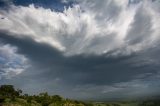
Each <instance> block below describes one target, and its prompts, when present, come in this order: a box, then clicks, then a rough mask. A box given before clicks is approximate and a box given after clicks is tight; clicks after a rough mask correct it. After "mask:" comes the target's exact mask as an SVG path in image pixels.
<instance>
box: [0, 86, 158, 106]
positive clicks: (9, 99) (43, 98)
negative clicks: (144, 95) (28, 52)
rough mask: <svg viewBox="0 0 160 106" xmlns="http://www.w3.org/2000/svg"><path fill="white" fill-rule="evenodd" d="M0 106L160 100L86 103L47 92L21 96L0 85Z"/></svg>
mask: <svg viewBox="0 0 160 106" xmlns="http://www.w3.org/2000/svg"><path fill="white" fill-rule="evenodd" d="M0 106H160V100H159V99H154V100H146V101H132V102H131V101H130V102H129V101H127V102H105V103H96V102H92V103H86V102H82V101H77V100H70V99H64V98H62V97H61V96H59V95H49V94H48V93H47V92H44V93H40V94H39V95H28V94H22V90H20V89H17V90H16V89H15V88H14V86H13V85H1V86H0Z"/></svg>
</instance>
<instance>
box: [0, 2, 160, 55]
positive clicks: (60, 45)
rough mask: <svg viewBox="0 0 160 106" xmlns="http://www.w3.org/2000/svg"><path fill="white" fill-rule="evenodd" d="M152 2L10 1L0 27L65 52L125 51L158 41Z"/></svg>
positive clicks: (158, 25)
mask: <svg viewBox="0 0 160 106" xmlns="http://www.w3.org/2000/svg"><path fill="white" fill-rule="evenodd" d="M130 5H132V4H130ZM153 5H155V3H154V2H153V3H152V2H149V1H143V3H141V2H138V3H137V4H136V5H134V6H129V5H128V1H127V0H125V1H121V2H119V1H117V0H113V1H110V0H108V1H105V0H104V1H102V2H96V1H95V2H90V1H87V0H86V1H85V2H80V3H79V4H76V5H74V6H73V7H69V8H67V9H65V10H64V11H63V12H56V11H51V10H50V9H45V8H42V7H38V8H37V7H35V6H34V5H30V6H29V7H23V6H17V7H16V6H14V5H12V6H11V9H10V10H9V11H8V12H6V11H2V10H1V12H0V13H1V15H0V17H5V18H4V19H1V20H0V26H1V27H0V29H1V30H5V31H7V32H8V33H10V34H13V35H14V36H15V37H21V38H23V37H24V36H27V37H30V38H32V39H33V40H35V42H39V43H46V44H49V45H51V46H53V47H54V48H56V49H58V50H60V51H62V52H64V54H65V55H76V54H98V55H100V54H105V53H110V52H111V51H115V52H112V55H118V54H122V55H128V54H131V53H133V52H139V51H141V50H144V49H146V48H150V47H152V46H155V44H156V43H157V42H158V41H159V40H158V41H157V40H156V39H158V38H159V34H158V33H159V30H158V27H160V23H159V22H160V21H158V20H159V14H157V11H156V10H155V8H153ZM156 6H157V5H156ZM15 26H16V27H15Z"/></svg>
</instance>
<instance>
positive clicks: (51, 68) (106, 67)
mask: <svg viewBox="0 0 160 106" xmlns="http://www.w3.org/2000/svg"><path fill="white" fill-rule="evenodd" d="M1 39H2V40H3V41H4V42H6V43H9V44H12V45H14V46H16V47H18V52H19V53H20V54H24V55H25V56H26V57H27V58H29V60H30V61H31V62H32V64H34V65H35V66H32V67H36V66H38V67H40V68H39V69H41V70H35V71H36V74H38V73H39V74H38V75H37V76H35V77H38V78H45V79H46V80H51V79H52V78H55V77H58V78H60V79H62V80H63V81H64V82H66V83H67V84H82V85H83V84H97V85H105V84H112V83H115V82H123V81H127V80H131V79H132V78H133V77H134V76H136V75H139V74H142V73H145V72H148V71H150V69H151V67H149V66H143V65H142V66H134V65H132V62H131V63H129V62H128V61H132V60H134V58H136V55H131V56H122V57H117V58H113V57H107V56H106V55H102V56H95V55H90V56H86V55H77V56H71V57H65V56H63V54H62V53H61V52H59V51H57V50H56V49H53V47H50V46H49V45H47V44H40V43H36V42H34V41H33V40H31V39H27V38H25V39H18V38H14V37H12V36H9V35H6V34H2V33H1ZM133 62H134V61H133ZM142 63H143V61H142ZM144 65H145V64H144ZM42 69H43V71H42ZM35 71H34V72H33V73H35ZM26 72H30V71H26ZM30 73H32V72H30ZM40 73H41V74H40ZM115 73H116V74H115ZM33 75H34V74H33ZM33 78H34V76H33Z"/></svg>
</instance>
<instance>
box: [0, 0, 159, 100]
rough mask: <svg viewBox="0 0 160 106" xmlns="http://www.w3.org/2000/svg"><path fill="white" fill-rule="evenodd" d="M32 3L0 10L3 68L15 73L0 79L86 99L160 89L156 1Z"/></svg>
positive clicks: (32, 89)
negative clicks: (56, 5)
mask: <svg viewBox="0 0 160 106" xmlns="http://www.w3.org/2000/svg"><path fill="white" fill-rule="evenodd" d="M10 2H11V1H10ZM70 2H72V4H67V3H70ZM6 3H7V1H6ZM6 3H5V4H6ZM31 3H32V4H31ZM31 3H28V5H21V4H16V3H14V1H12V2H11V3H10V4H7V5H6V7H7V8H8V9H7V10H6V9H5V8H3V9H1V10H0V42H1V47H0V73H5V74H7V75H9V73H7V72H8V71H9V70H10V68H12V67H14V68H13V69H12V70H13V71H12V72H14V73H15V74H14V75H10V77H3V76H4V75H3V74H0V76H1V79H0V80H1V82H0V84H5V83H9V84H14V85H16V86H17V87H19V88H22V89H23V90H24V91H25V92H29V93H31V94H33V93H38V92H43V91H48V92H50V93H52V94H60V95H63V96H65V97H69V98H78V99H90V100H91V99H92V100H93V99H99V100H105V99H111V98H116V97H117V95H121V96H120V97H119V98H116V99H120V98H127V97H128V96H132V97H141V96H153V95H156V94H159V92H158V89H159V88H160V84H159V83H160V82H159V81H158V78H159V76H160V73H159V68H160V64H159V63H160V59H159V58H158V56H159V53H160V50H159V45H160V44H159V40H160V39H159V33H160V31H159V28H160V20H159V19H160V14H159V11H160V10H159V8H160V7H159V5H158V3H159V1H158V0H155V1H149V0H146V1H145V0H134V1H133V0H132V1H128V0H123V1H120V0H102V1H101V2H99V1H96V0H93V1H92V2H91V1H89V0H84V1H83V2H82V1H79V0H77V1H70V0H69V1H59V3H60V4H61V3H62V4H63V5H61V6H60V7H58V8H60V10H61V11H57V10H56V9H53V8H52V9H50V8H45V7H44V6H41V5H40V6H37V5H36V3H35V2H31ZM46 4H47V3H46ZM65 4H66V6H68V5H71V6H69V7H63V6H65ZM4 52H5V53H4ZM7 53H9V54H7ZM4 54H5V55H4ZM10 55H11V58H5V56H10ZM3 58H5V59H6V61H2V59H3ZM14 61H17V62H18V63H15V62H14ZM8 62H10V63H14V65H15V66H13V65H12V64H11V65H8V66H7V68H6V69H5V70H4V69H3V67H4V66H5V65H6V64H7V63H8ZM19 63H21V64H19ZM18 65H20V66H21V67H20V66H18ZM16 70H21V71H16ZM156 81H157V83H154V82H156ZM95 95H96V96H95Z"/></svg>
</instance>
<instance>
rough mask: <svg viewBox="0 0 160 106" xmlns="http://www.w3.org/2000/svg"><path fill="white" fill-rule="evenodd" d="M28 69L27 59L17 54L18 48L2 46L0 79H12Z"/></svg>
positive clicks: (0, 52) (0, 48)
mask: <svg viewBox="0 0 160 106" xmlns="http://www.w3.org/2000/svg"><path fill="white" fill-rule="evenodd" d="M27 67H28V65H27V58H26V57H25V56H23V55H20V54H18V53H17V48H16V47H13V46H10V45H8V44H6V45H3V44H0V79H1V78H7V79H10V78H11V77H14V76H16V75H18V74H20V73H22V72H23V71H25V69H26V68H27Z"/></svg>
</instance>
